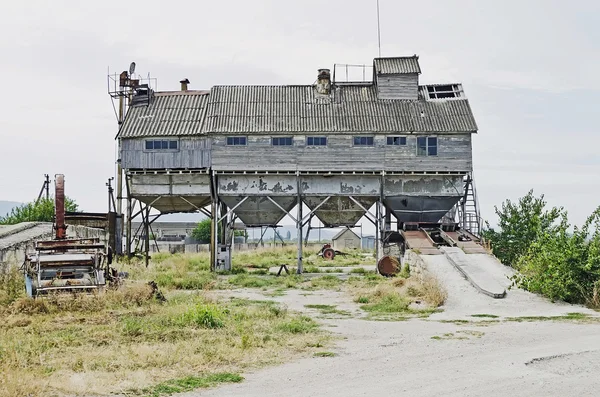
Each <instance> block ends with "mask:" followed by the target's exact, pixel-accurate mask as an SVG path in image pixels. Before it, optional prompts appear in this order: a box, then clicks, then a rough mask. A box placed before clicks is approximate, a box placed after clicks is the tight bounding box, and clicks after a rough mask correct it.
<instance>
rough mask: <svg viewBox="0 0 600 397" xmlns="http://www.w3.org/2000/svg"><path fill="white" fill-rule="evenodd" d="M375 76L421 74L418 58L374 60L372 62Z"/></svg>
mask: <svg viewBox="0 0 600 397" xmlns="http://www.w3.org/2000/svg"><path fill="white" fill-rule="evenodd" d="M373 66H374V67H375V73H376V74H405V73H421V67H420V66H419V57H418V56H416V55H413V56H412V57H394V58H375V59H374V60H373Z"/></svg>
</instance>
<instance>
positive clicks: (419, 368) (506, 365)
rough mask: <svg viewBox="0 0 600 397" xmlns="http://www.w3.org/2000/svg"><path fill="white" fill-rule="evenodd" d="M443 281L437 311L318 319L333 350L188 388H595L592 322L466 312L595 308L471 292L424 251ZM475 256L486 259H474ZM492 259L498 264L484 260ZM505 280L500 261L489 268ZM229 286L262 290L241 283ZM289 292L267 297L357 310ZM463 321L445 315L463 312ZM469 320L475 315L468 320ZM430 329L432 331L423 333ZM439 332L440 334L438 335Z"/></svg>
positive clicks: (224, 392) (263, 395)
mask: <svg viewBox="0 0 600 397" xmlns="http://www.w3.org/2000/svg"><path fill="white" fill-rule="evenodd" d="M424 258H425V261H426V263H427V266H428V268H429V269H430V271H431V272H432V273H434V274H435V275H436V276H437V277H438V278H439V279H440V280H441V281H442V282H443V284H444V285H445V286H446V288H447V290H448V295H449V297H448V301H447V303H446V305H445V307H444V312H443V313H438V314H435V315H433V316H431V317H430V318H429V319H426V320H419V319H415V320H410V321H404V322H384V321H366V320H363V319H359V318H349V319H332V320H330V319H328V320H320V321H322V322H323V323H324V325H325V326H326V327H329V328H328V329H329V330H331V332H333V333H334V334H338V335H339V336H341V337H342V338H341V339H340V340H339V341H338V342H337V344H336V346H335V347H333V348H329V349H327V350H331V351H334V352H335V353H336V356H335V357H320V358H306V359H301V360H298V361H295V362H291V363H288V364H284V365H281V366H278V367H272V368H267V369H261V370H258V371H255V372H251V373H246V374H244V377H245V378H246V380H245V381H244V382H242V383H239V384H232V385H225V386H223V387H219V388H216V389H212V390H203V391H199V392H194V393H189V394H186V396H189V397H192V396H207V397H208V396H211V397H221V396H223V397H225V396H227V397H231V396H244V397H259V396H260V397H270V396H273V397H275V396H278V397H279V396H287V397H306V396H327V397H348V396H389V395H393V396H411V397H414V396H461V397H464V396H504V395H509V396H511V397H514V396H597V395H599V394H600V377H598V376H597V374H598V373H599V372H600V322H599V323H574V322H568V321H535V322H516V321H506V320H504V321H499V322H497V323H493V324H489V325H484V323H479V324H477V322H476V321H479V320H478V319H477V318H474V317H471V316H472V315H473V314H493V315H497V316H500V318H499V319H500V320H502V319H503V318H504V319H505V318H506V317H517V316H555V315H561V314H566V313H569V312H585V313H590V314H593V315H596V314H597V313H595V312H593V311H589V310H587V309H585V308H582V307H579V306H572V305H565V304H553V303H551V302H548V301H547V300H545V299H542V298H540V297H537V296H534V295H532V294H529V293H527V292H525V291H517V290H510V291H508V294H507V297H506V298H505V299H496V300H495V299H493V298H490V297H488V296H485V295H482V294H480V293H478V292H477V291H476V290H475V289H474V288H473V287H472V286H471V285H470V284H469V283H468V282H467V281H466V280H464V279H463V278H462V276H461V275H460V273H458V271H456V270H455V269H454V268H453V267H452V266H451V265H450V264H449V263H448V262H447V261H446V259H445V257H444V256H443V255H436V256H424ZM482 260H483V261H485V260H487V259H485V258H482ZM490 265H493V266H499V265H494V264H490ZM491 271H492V272H493V273H494V275H495V276H496V277H498V278H499V280H502V279H503V278H504V280H502V282H506V283H507V282H508V281H507V280H506V279H505V275H506V274H508V273H509V272H510V271H509V269H505V268H500V267H496V268H494V269H493V270H491ZM234 293H235V294H237V295H243V296H247V297H250V298H259V299H265V297H264V296H262V295H260V294H257V293H252V292H248V291H237V292H235V291H234ZM301 293H303V292H302V291H289V292H288V294H287V295H286V296H283V297H278V298H275V299H276V300H278V301H281V302H283V303H285V304H287V305H288V307H289V308H290V309H295V310H307V309H305V308H304V305H306V304H311V303H328V304H335V305H338V307H339V308H340V309H344V310H350V311H353V312H357V313H358V307H357V306H356V305H355V304H354V303H353V302H352V300H351V299H350V297H348V296H346V295H344V294H343V293H340V292H330V291H318V292H315V293H313V294H311V295H307V296H304V295H302V294H301ZM466 318H468V319H469V320H470V321H471V322H469V323H466V324H461V323H451V322H444V320H454V319H466ZM473 321H475V322H473ZM432 337H434V339H432ZM438 338H439V339H438Z"/></svg>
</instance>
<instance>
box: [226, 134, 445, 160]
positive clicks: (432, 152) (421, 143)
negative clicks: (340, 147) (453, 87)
mask: <svg viewBox="0 0 600 397" xmlns="http://www.w3.org/2000/svg"><path fill="white" fill-rule="evenodd" d="M247 143H248V142H247V139H246V137H244V136H240V137H237V136H236V137H227V145H228V146H246V145H247ZM353 143H354V146H374V145H375V142H374V140H373V137H372V136H355V137H354V139H353ZM386 144H387V145H390V146H406V137H405V136H388V137H387V138H386ZM271 145H273V146H292V145H293V140H292V137H277V138H271ZM306 145H307V146H327V137H325V136H309V137H307V138H306ZM417 155H418V156H437V137H417Z"/></svg>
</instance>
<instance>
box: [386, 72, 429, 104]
mask: <svg viewBox="0 0 600 397" xmlns="http://www.w3.org/2000/svg"><path fill="white" fill-rule="evenodd" d="M377 93H378V95H379V99H410V100H416V99H417V98H418V96H419V77H418V75H417V74H416V73H409V74H385V75H380V74H379V75H377Z"/></svg>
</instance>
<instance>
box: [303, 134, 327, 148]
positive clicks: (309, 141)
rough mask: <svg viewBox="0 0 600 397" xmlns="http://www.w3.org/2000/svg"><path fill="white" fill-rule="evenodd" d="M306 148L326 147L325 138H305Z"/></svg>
mask: <svg viewBox="0 0 600 397" xmlns="http://www.w3.org/2000/svg"><path fill="white" fill-rule="evenodd" d="M306 145H307V146H327V137H324V136H309V137H307V138H306Z"/></svg>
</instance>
